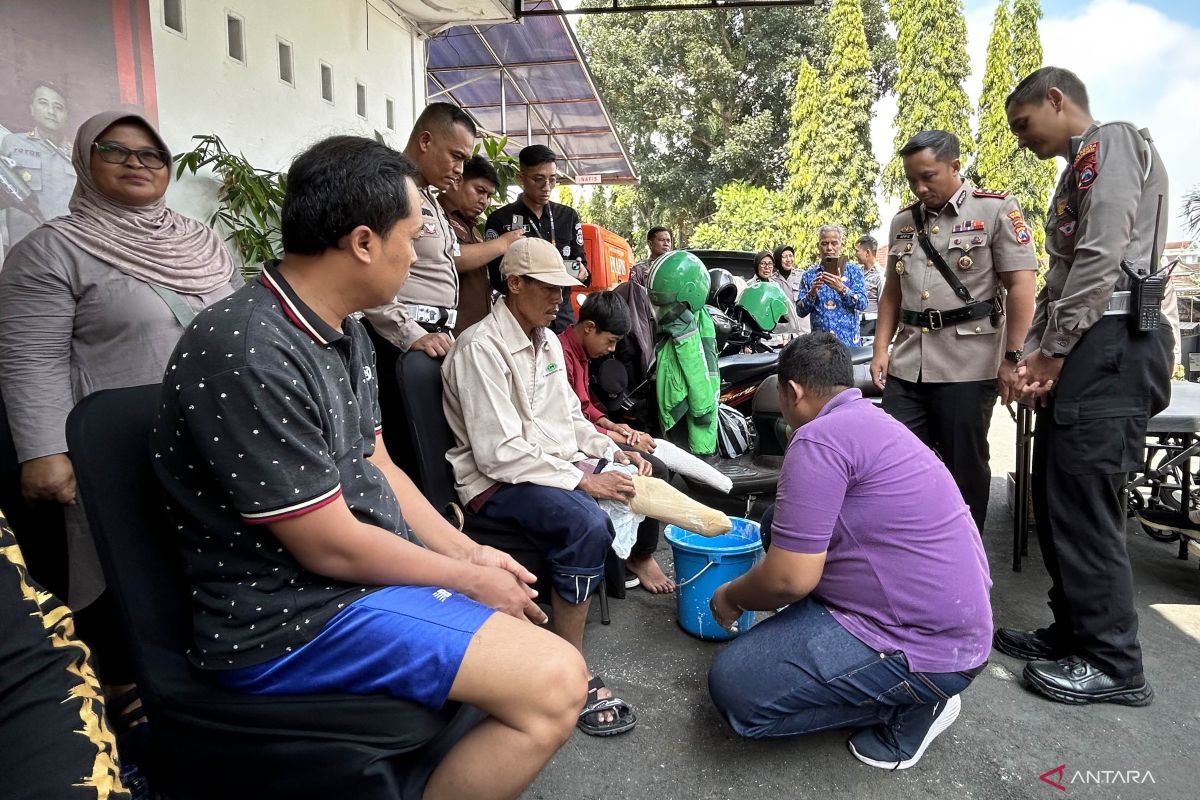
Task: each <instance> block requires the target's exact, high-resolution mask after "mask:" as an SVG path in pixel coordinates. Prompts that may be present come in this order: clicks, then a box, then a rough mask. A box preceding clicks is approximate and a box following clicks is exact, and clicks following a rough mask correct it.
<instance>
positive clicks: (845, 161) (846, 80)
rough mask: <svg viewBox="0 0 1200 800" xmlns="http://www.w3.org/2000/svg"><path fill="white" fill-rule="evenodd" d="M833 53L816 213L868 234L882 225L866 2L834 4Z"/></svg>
mask: <svg viewBox="0 0 1200 800" xmlns="http://www.w3.org/2000/svg"><path fill="white" fill-rule="evenodd" d="M829 24H830V27H831V34H832V35H831V49H830V54H829V59H828V61H827V62H826V69H825V81H824V87H823V88H824V91H823V92H822V93H821V99H822V101H823V104H824V107H825V109H826V114H825V116H824V120H823V124H822V125H821V128H820V144H821V147H820V149H819V151H818V153H817V156H818V157H819V158H822V159H823V161H824V168H823V169H821V170H819V171H818V173H817V178H818V179H817V180H816V181H815V183H814V184H813V186H812V189H813V192H812V207H813V208H816V209H819V210H820V211H821V212H822V213H823V214H825V215H826V216H827V218H826V219H824V220H822V222H823V223H833V222H836V223H839V224H841V225H843V226H844V227H845V228H846V230H847V231H852V232H853V231H856V232H860V233H866V232H868V231H871V230H873V229H874V228H875V226H876V225H877V224H878V223H879V210H878V208H877V206H876V204H875V180H876V177H877V176H878V174H879V164H878V162H876V161H875V156H874V155H873V154H872V152H871V98H872V91H871V77H870V70H871V54H870V51H869V50H868V49H867V36H866V33H865V32H864V30H863V12H862V0H833V7H832V9H830V12H829Z"/></svg>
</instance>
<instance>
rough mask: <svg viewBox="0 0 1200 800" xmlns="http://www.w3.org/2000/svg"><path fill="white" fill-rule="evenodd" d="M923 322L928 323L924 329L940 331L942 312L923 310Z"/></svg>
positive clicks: (932, 309)
mask: <svg viewBox="0 0 1200 800" xmlns="http://www.w3.org/2000/svg"><path fill="white" fill-rule="evenodd" d="M925 321H926V322H927V323H928V324H927V325H926V326H925V327H926V328H929V330H931V331H940V330H941V329H942V328H943V327H944V326H943V325H942V312H941V311H939V310H938V309H936V308H927V309H925Z"/></svg>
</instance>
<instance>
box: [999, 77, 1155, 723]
mask: <svg viewBox="0 0 1200 800" xmlns="http://www.w3.org/2000/svg"><path fill="white" fill-rule="evenodd" d="M1005 106H1006V111H1007V114H1008V123H1009V127H1010V128H1011V129H1012V132H1013V133H1014V134H1015V135H1016V137H1017V140H1018V142H1019V143H1020V145H1021V146H1022V147H1025V148H1027V149H1028V150H1030V151H1031V152H1032V153H1033V154H1034V155H1036V156H1037V157H1038V158H1042V159H1049V158H1054V157H1055V156H1061V157H1062V158H1064V159H1066V162H1067V166H1066V169H1065V170H1063V173H1062V176H1061V178H1060V179H1059V182H1058V186H1057V188H1056V189H1055V191H1054V197H1053V198H1051V200H1050V210H1049V214H1048V215H1047V222H1046V251H1047V253H1048V254H1049V256H1050V269H1049V271H1048V272H1047V273H1046V285H1045V287H1044V288H1043V289H1042V291H1041V293H1040V294H1039V296H1038V299H1037V308H1036V314H1035V316H1034V321H1033V327H1032V328H1031V329H1030V331H1029V338H1028V341H1027V342H1026V346H1025V347H1026V352H1027V353H1028V355H1026V356H1025V358H1024V360H1023V361H1022V362H1021V366H1020V367H1019V370H1018V372H1019V376H1020V379H1021V389H1022V393H1023V394H1024V395H1025V396H1027V397H1028V398H1030V399H1031V400H1033V401H1036V402H1037V404H1038V405H1039V406H1040V408H1039V409H1038V414H1037V428H1036V432H1035V434H1034V444H1033V484H1032V488H1033V503H1034V514H1035V516H1036V517H1037V526H1038V543H1039V545H1040V546H1041V550H1042V560H1043V561H1044V562H1045V564H1046V570H1047V571H1048V572H1049V573H1050V578H1051V581H1052V583H1051V588H1050V610H1051V611H1052V612H1053V615H1054V621H1053V623H1052V624H1051V625H1050V626H1049V627H1047V628H1040V629H1038V630H1035V631H1023V630H1018V629H1014V628H1001V629H999V630H997V631H996V635H995V640H994V644H995V645H996V648H997V649H998V650H1000V651H1001V652H1004V653H1007V654H1009V655H1012V656H1015V657H1017V658H1024V659H1028V660H1030V661H1031V663H1029V664H1027V665H1026V666H1025V672H1024V675H1025V679H1026V681H1028V683H1029V685H1030V687H1031V688H1033V689H1034V690H1035V691H1037V692H1040V693H1041V694H1043V695H1045V696H1047V697H1049V698H1050V699H1052V700H1057V701H1060V702H1064V703H1077V704H1078V703H1097V702H1108V703H1121V704H1124V705H1135V706H1141V705H1147V704H1149V703H1150V702H1151V701H1152V700H1153V698H1154V690H1153V689H1152V688H1151V687H1150V684H1149V683H1148V682H1147V681H1146V678H1145V677H1144V675H1143V673H1142V652H1141V647H1140V645H1139V644H1138V638H1137V628H1138V620H1137V612H1136V611H1135V610H1134V605H1133V575H1132V573H1131V570H1130V566H1129V555H1128V553H1127V552H1126V550H1125V522H1126V517H1125V502H1124V499H1125V483H1126V481H1127V479H1128V472H1129V470H1131V469H1135V468H1137V467H1138V466H1139V465H1140V463H1141V458H1142V451H1143V446H1144V444H1145V439H1146V427H1147V424H1148V422H1149V419H1150V417H1152V416H1154V415H1155V414H1157V413H1158V412H1159V411H1161V410H1162V409H1163V408H1165V407H1166V405H1167V402H1168V400H1169V399H1170V391H1171V384H1170V375H1171V364H1172V346H1173V340H1172V338H1173V337H1172V334H1171V328H1170V325H1169V323H1168V322H1167V320H1166V318H1165V317H1164V316H1162V315H1161V314H1160V313H1158V312H1159V308H1158V307H1157V305H1158V304H1157V302H1156V298H1153V297H1150V298H1148V299H1147V302H1146V307H1147V311H1148V312H1149V313H1148V315H1147V319H1148V322H1149V326H1148V327H1150V328H1151V330H1149V331H1144V332H1143V331H1140V330H1136V329H1135V323H1137V322H1138V321H1139V319H1140V316H1139V315H1136V314H1131V312H1133V311H1135V310H1136V306H1137V303H1136V299H1137V298H1136V297H1135V296H1131V293H1130V292H1129V291H1128V290H1129V289H1130V288H1131V285H1132V281H1131V280H1130V278H1129V277H1128V275H1127V273H1126V272H1125V270H1124V268H1123V267H1122V263H1123V262H1124V264H1125V265H1126V266H1127V267H1128V268H1129V269H1130V270H1132V271H1134V272H1135V273H1136V272H1138V271H1141V272H1143V273H1150V272H1152V271H1154V270H1156V269H1157V268H1158V265H1157V264H1156V263H1155V261H1156V260H1157V258H1156V256H1157V255H1158V254H1161V253H1162V250H1163V247H1164V245H1165V240H1166V228H1167V226H1166V222H1165V221H1166V220H1167V219H1169V217H1168V215H1167V207H1166V198H1167V173H1166V169H1165V168H1164V167H1163V164H1162V160H1161V158H1160V157H1159V155H1158V152H1157V150H1156V149H1155V147H1154V144H1153V142H1152V140H1151V138H1150V134H1149V132H1148V131H1146V130H1144V129H1143V130H1138V129H1137V128H1136V127H1134V126H1133V125H1130V124H1129V123H1126V122H1110V123H1106V124H1099V123H1097V122H1096V121H1095V120H1093V119H1092V115H1091V112H1090V111H1089V110H1088V97H1087V89H1086V88H1085V87H1084V85H1083V83H1082V82H1081V81H1080V80H1079V78H1078V77H1077V76H1076V75H1075V74H1074V73H1072V72H1069V71H1068V70H1065V69H1061V68H1058V67H1043V68H1042V69H1040V70H1038V71H1036V72H1034V73H1032V74H1031V75H1029V76H1028V77H1026V78H1025V79H1024V80H1022V81H1021V82H1020V83H1019V84H1018V85H1017V88H1016V89H1014V90H1013V92H1012V94H1010V95H1009V96H1008V99H1007V101H1006V103H1005ZM1156 233H1157V235H1156ZM1156 319H1157V327H1155V325H1154V322H1155V320H1156Z"/></svg>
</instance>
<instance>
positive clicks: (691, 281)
mask: <svg viewBox="0 0 1200 800" xmlns="http://www.w3.org/2000/svg"><path fill="white" fill-rule="evenodd" d="M646 287H647V289H648V290H649V292H650V302H651V303H652V304H653V305H654V306H656V307H658V308H664V309H666V308H671V307H672V306H675V305H676V304H682V305H685V306H687V307H688V308H689V309H691V310H692V313H696V312H698V311H700V309H702V308H704V302H705V300H706V299H707V298H708V287H709V277H708V268H707V267H705V266H704V262H703V261H701V260H700V259H699V258H697V257H696V256H694V255H692V254H691V253H687V252H684V251H683V250H672V251H671V252H670V253H666V254H665V255H663V256H660V257H659V259H658V260H657V261H655V262H654V266H652V267H651V268H650V275H649V277H648V278H647V279H646Z"/></svg>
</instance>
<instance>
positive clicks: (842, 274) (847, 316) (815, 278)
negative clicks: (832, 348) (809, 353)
mask: <svg viewBox="0 0 1200 800" xmlns="http://www.w3.org/2000/svg"><path fill="white" fill-rule="evenodd" d="M817 238H818V243H817V246H818V248H819V249H820V252H821V261H820V263H818V264H814V265H813V266H811V267H809V268H808V270H807V271H806V272H805V273H804V276H803V277H802V278H801V279H800V293H799V295H797V297H796V313H797V314H799V315H800V316H802V317H810V318H811V319H812V329H813V331H829V332H830V333H832V334H833V335H834V336H836V337H837V338H838V341H840V342H841V343H842V344H844V345H846V346H847V347H858V346H859V345H860V344H862V337H861V336H860V335H859V326H858V318H859V315H860V314H862V312H864V311H866V310H867V285H866V280H865V278H864V276H863V271H862V268H861V267H859V265H858V264H855V263H854V262H853V261H847V260H846V258H845V257H844V256H843V255H842V242H843V241H844V240H845V238H846V231H845V230H844V229H843V228H842V226H841V225H822V226H821V229H820V230H819V231H818V232H817Z"/></svg>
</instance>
